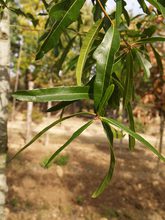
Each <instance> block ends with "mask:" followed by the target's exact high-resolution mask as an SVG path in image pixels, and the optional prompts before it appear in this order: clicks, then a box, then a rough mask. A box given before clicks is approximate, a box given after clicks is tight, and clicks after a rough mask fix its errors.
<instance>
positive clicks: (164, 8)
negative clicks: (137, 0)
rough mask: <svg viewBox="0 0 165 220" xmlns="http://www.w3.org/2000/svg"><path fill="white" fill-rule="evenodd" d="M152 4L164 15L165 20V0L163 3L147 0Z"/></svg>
mask: <svg viewBox="0 0 165 220" xmlns="http://www.w3.org/2000/svg"><path fill="white" fill-rule="evenodd" d="M147 1H148V2H149V3H150V4H152V5H153V6H154V7H155V8H157V9H158V11H160V12H161V13H162V15H163V16H164V18H165V3H164V0H163V1H159V0H147Z"/></svg>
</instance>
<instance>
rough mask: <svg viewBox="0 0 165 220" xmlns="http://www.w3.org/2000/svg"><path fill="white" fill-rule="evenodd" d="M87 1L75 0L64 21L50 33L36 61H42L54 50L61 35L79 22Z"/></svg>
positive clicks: (54, 26)
mask: <svg viewBox="0 0 165 220" xmlns="http://www.w3.org/2000/svg"><path fill="white" fill-rule="evenodd" d="M84 2H85V0H74V1H73V3H72V4H71V6H70V7H69V9H68V10H67V11H66V13H65V14H64V16H63V17H62V19H61V20H60V21H58V22H55V23H54V25H53V27H52V29H51V31H50V32H49V34H48V36H47V38H46V39H45V41H44V43H43V44H42V45H41V47H40V49H39V51H38V53H37V55H36V59H40V58H42V57H43V56H44V54H45V53H47V52H48V51H49V50H51V49H52V48H54V47H55V46H56V45H57V43H58V41H59V38H60V36H61V33H62V32H63V31H64V29H65V28H66V27H68V26H69V25H70V24H71V23H73V22H74V21H76V20H77V18H78V16H79V13H80V9H81V8H82V6H83V4H84Z"/></svg>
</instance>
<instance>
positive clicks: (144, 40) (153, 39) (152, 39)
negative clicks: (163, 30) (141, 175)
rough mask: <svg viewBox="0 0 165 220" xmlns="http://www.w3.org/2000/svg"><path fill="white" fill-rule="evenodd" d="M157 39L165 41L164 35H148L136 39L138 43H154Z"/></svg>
mask: <svg viewBox="0 0 165 220" xmlns="http://www.w3.org/2000/svg"><path fill="white" fill-rule="evenodd" d="M159 41H163V42H164V41H165V37H148V38H144V39H141V40H138V41H136V43H138V44H147V43H154V42H159Z"/></svg>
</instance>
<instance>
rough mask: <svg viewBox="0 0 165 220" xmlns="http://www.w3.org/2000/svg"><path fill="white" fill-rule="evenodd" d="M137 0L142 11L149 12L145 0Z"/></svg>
mask: <svg viewBox="0 0 165 220" xmlns="http://www.w3.org/2000/svg"><path fill="white" fill-rule="evenodd" d="M138 2H139V4H140V6H141V8H142V9H143V11H144V13H146V14H150V10H149V9H148V7H147V5H146V3H145V1H144V0H138Z"/></svg>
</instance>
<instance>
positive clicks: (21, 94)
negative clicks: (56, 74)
mask: <svg viewBox="0 0 165 220" xmlns="http://www.w3.org/2000/svg"><path fill="white" fill-rule="evenodd" d="M89 92H90V87H89V86H83V87H81V86H73V87H72V86H70V87H55V88H48V89H34V90H26V91H17V92H15V93H13V97H14V98H16V99H18V100H22V101H28V102H48V101H73V100H78V99H79V100H80V99H89V98H90V97H91V96H92V94H90V93H89Z"/></svg>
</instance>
